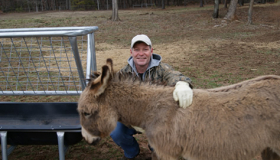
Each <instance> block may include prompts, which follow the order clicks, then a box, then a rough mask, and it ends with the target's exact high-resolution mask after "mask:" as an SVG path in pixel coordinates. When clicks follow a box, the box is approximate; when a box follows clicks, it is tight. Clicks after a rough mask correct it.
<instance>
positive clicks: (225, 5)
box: [224, 0, 227, 8]
mask: <svg viewBox="0 0 280 160" xmlns="http://www.w3.org/2000/svg"><path fill="white" fill-rule="evenodd" d="M224 8H227V0H224Z"/></svg>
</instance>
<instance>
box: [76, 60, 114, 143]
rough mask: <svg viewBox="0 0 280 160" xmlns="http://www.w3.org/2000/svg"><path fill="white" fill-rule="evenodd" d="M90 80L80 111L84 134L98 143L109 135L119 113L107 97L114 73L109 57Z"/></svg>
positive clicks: (83, 94)
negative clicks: (100, 69)
mask: <svg viewBox="0 0 280 160" xmlns="http://www.w3.org/2000/svg"><path fill="white" fill-rule="evenodd" d="M94 75H95V78H92V79H93V80H91V81H89V83H88V86H87V87H86V88H85V89H84V91H83V92H82V94H81V96H80V98H79V101H78V112H79V115H80V123H81V126H82V135H83V137H84V138H85V140H86V141H87V142H88V143H91V144H92V143H96V142H98V141H99V140H100V138H101V137H105V136H108V135H109V134H110V132H111V131H112V130H113V129H114V128H115V126H116V123H117V113H116V112H115V111H114V110H113V109H112V108H110V107H109V106H108V102H107V101H106V99H107V98H105V94H106V92H105V89H106V88H107V86H108V84H109V83H110V80H111V79H112V75H113V62H112V60H111V59H107V64H106V65H104V66H103V67H102V71H101V73H100V74H97V73H94Z"/></svg>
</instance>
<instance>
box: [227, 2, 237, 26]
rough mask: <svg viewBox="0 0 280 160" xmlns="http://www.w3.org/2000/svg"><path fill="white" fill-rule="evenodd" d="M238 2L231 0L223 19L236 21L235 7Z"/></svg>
mask: <svg viewBox="0 0 280 160" xmlns="http://www.w3.org/2000/svg"><path fill="white" fill-rule="evenodd" d="M237 2H238V0H231V1H230V4H229V8H228V12H227V14H226V16H225V19H227V20H230V21H233V20H235V19H237V16H236V6H237Z"/></svg>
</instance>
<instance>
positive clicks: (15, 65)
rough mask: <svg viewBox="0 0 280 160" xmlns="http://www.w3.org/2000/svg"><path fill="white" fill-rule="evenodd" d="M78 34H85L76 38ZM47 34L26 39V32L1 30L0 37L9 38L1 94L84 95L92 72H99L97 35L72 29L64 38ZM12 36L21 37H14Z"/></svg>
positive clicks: (1, 43)
mask: <svg viewBox="0 0 280 160" xmlns="http://www.w3.org/2000/svg"><path fill="white" fill-rule="evenodd" d="M70 28H71V27H70ZM77 28H78V27H77ZM96 29H97V28H94V27H93V29H92V30H93V31H94V30H96ZM75 31H81V32H82V33H80V34H77V35H75V36H72V34H73V33H74V32H75ZM44 32H46V31H40V32H38V33H36V34H35V32H27V33H29V34H30V33H33V36H30V35H29V36H23V35H25V34H26V32H21V33H19V32H2V33H1V30H0V38H1V35H2V37H3V35H6V37H4V38H1V40H0V95H78V94H80V93H81V92H82V90H83V89H84V87H85V80H86V78H87V77H89V74H90V72H91V70H96V66H95V65H96V62H95V51H94V38H93V37H92V36H93V35H92V34H93V33H89V34H87V33H83V30H68V31H67V32H65V33H64V35H59V36H55V35H53V36H44ZM47 32H48V31H47ZM52 32H53V33H54V32H55V31H52ZM58 32H60V31H58ZM11 33H12V34H14V35H19V34H21V35H20V37H13V36H14V35H13V36H11ZM84 34H86V35H87V36H85V35H84ZM67 35H71V36H67ZM9 36H10V37H9ZM22 36H23V37H22ZM8 37H9V38H8ZM92 38H93V39H92ZM88 63H89V64H88Z"/></svg>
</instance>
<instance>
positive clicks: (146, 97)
mask: <svg viewBox="0 0 280 160" xmlns="http://www.w3.org/2000/svg"><path fill="white" fill-rule="evenodd" d="M106 90H107V97H108V98H109V97H110V100H109V99H108V101H109V103H110V104H109V105H110V106H112V107H113V108H115V110H116V111H117V113H118V116H119V117H118V120H119V121H120V122H122V123H124V124H125V125H127V126H130V125H132V126H137V127H140V128H143V129H145V128H146V126H147V124H149V123H151V121H153V120H154V116H155V115H156V114H159V113H158V112H160V114H164V113H165V112H162V110H170V109H171V108H172V107H170V106H169V105H166V104H168V103H175V102H174V100H173V96H172V93H173V87H164V86H157V85H149V84H146V83H144V84H140V82H136V83H132V82H130V83H129V82H123V83H120V82H117V83H113V82H112V83H111V84H110V85H109V86H108V87H107V89H106ZM170 101H171V102H170ZM168 106H169V107H168ZM173 106H176V104H175V105H173ZM159 109H160V110H161V111H159ZM163 116H164V115H163Z"/></svg>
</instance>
